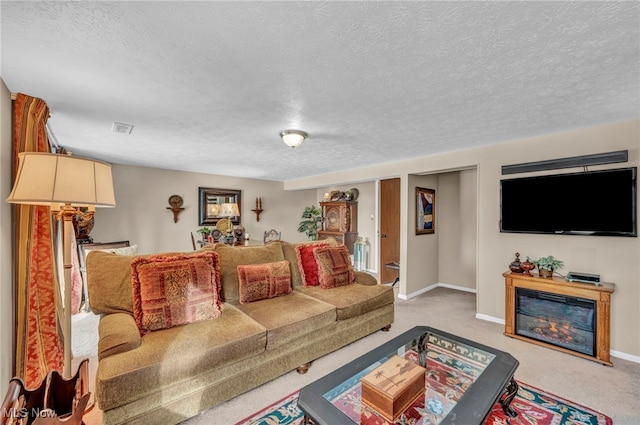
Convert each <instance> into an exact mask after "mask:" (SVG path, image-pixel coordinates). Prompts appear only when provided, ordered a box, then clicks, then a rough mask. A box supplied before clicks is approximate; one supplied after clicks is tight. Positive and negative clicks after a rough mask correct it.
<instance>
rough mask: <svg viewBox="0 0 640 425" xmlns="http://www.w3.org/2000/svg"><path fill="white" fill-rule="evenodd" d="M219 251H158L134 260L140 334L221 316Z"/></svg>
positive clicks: (135, 316) (134, 280)
mask: <svg viewBox="0 0 640 425" xmlns="http://www.w3.org/2000/svg"><path fill="white" fill-rule="evenodd" d="M219 273H220V270H219V267H218V254H216V253H215V252H200V253H194V254H189V255H187V254H179V255H155V256H151V257H140V258H136V259H135V260H133V261H132V262H131V275H132V287H133V288H132V290H133V317H134V318H135V319H136V324H137V325H138V328H139V329H140V334H141V335H144V334H145V333H146V332H150V331H156V330H159V329H166V328H170V327H173V326H178V325H184V324H186V323H192V322H197V321H201V320H208V319H213V318H216V317H218V316H220V304H221V303H220V296H219V292H220V289H219V281H220V276H219Z"/></svg>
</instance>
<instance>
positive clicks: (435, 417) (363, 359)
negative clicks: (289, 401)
mask: <svg viewBox="0 0 640 425" xmlns="http://www.w3.org/2000/svg"><path fill="white" fill-rule="evenodd" d="M420 351H423V354H422V356H423V358H426V368H427V372H426V374H425V377H426V378H425V379H426V390H425V396H424V397H422V396H420V397H419V398H418V399H417V400H416V401H415V402H414V403H413V404H412V405H411V406H410V407H409V408H408V409H407V410H406V411H405V413H404V415H403V417H402V418H401V419H400V420H399V421H398V422H397V423H403V422H402V421H403V420H404V421H406V422H407V423H412V422H411V420H413V421H420V420H421V422H420V423H422V424H425V425H426V424H465V425H470V424H482V423H484V421H485V419H486V418H487V416H488V415H489V413H490V411H491V409H492V408H493V406H494V405H495V404H496V403H497V402H499V403H501V406H502V409H503V410H504V412H505V413H507V414H508V415H509V416H512V417H513V416H515V415H516V414H515V411H514V410H513V409H512V408H511V407H510V404H511V401H512V400H513V398H514V397H515V395H516V393H517V392H518V384H517V383H516V381H515V380H514V379H513V374H514V372H515V370H516V369H517V367H518V364H519V363H518V360H516V359H515V358H514V357H513V356H511V355H510V354H509V353H505V352H503V351H500V350H496V349H495V348H491V347H487V346H485V345H482V344H479V343H477V342H474V341H471V340H468V339H465V338H461V337H459V336H456V335H452V334H450V333H447V332H443V331H440V330H438V329H434V328H431V327H428V326H416V327H415V328H412V329H410V330H408V331H407V332H405V333H403V334H402V335H399V336H397V337H396V338H394V339H392V340H391V341H389V342H387V343H385V344H383V345H381V346H379V347H377V348H375V349H373V350H371V351H370V352H368V353H366V354H364V355H363V356H360V357H358V358H357V359H355V360H353V361H352V362H350V363H348V364H346V365H345V366H343V367H341V368H339V369H337V370H335V371H334V372H332V373H330V374H328V375H326V376H324V377H322V378H320V379H318V380H317V381H315V382H313V383H311V384H309V385H307V386H306V387H304V388H302V389H301V390H300V397H299V399H298V407H299V408H300V410H302V412H303V413H304V415H305V423H311V424H317V425H320V424H326V425H339V424H348V425H353V424H354V423H362V424H388V423H389V422H387V421H385V420H384V419H383V417H382V416H381V415H379V414H377V413H376V412H375V411H374V410H373V409H371V408H369V407H362V405H361V403H360V378H361V377H362V376H364V375H366V374H367V373H369V372H370V371H371V370H373V369H375V368H376V367H377V366H379V365H380V364H382V363H384V362H385V361H386V360H387V359H388V358H389V357H391V356H392V355H398V356H401V357H405V358H408V359H411V360H414V361H416V362H419V361H420V354H419V352H420Z"/></svg>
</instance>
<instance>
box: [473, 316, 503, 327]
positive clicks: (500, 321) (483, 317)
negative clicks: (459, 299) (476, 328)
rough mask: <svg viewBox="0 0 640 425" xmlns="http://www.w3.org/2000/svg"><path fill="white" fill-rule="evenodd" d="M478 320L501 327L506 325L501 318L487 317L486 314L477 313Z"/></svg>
mask: <svg viewBox="0 0 640 425" xmlns="http://www.w3.org/2000/svg"><path fill="white" fill-rule="evenodd" d="M476 319H480V320H486V321H487V322H493V323H499V324H501V325H504V319H500V318H497V317H493V316H489V315H486V314H480V313H476Z"/></svg>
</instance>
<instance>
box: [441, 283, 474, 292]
mask: <svg viewBox="0 0 640 425" xmlns="http://www.w3.org/2000/svg"><path fill="white" fill-rule="evenodd" d="M437 285H438V287H439V288H449V289H455V290H456V291H463V292H471V293H473V294H475V293H477V292H478V291H476V288H469V287H467V286H459V285H451V284H449V283H442V282H440V283H437Z"/></svg>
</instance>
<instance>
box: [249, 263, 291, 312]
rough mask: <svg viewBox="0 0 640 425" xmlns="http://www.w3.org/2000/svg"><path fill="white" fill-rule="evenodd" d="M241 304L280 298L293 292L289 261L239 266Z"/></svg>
mask: <svg viewBox="0 0 640 425" xmlns="http://www.w3.org/2000/svg"><path fill="white" fill-rule="evenodd" d="M238 281H239V282H240V288H239V289H240V304H247V303H250V302H253V301H258V300H264V299H267V298H273V297H279V296H280V295H286V294H288V293H290V292H291V271H290V270H289V262H288V261H287V260H283V261H276V262H274V263H265V264H246V265H239V266H238Z"/></svg>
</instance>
